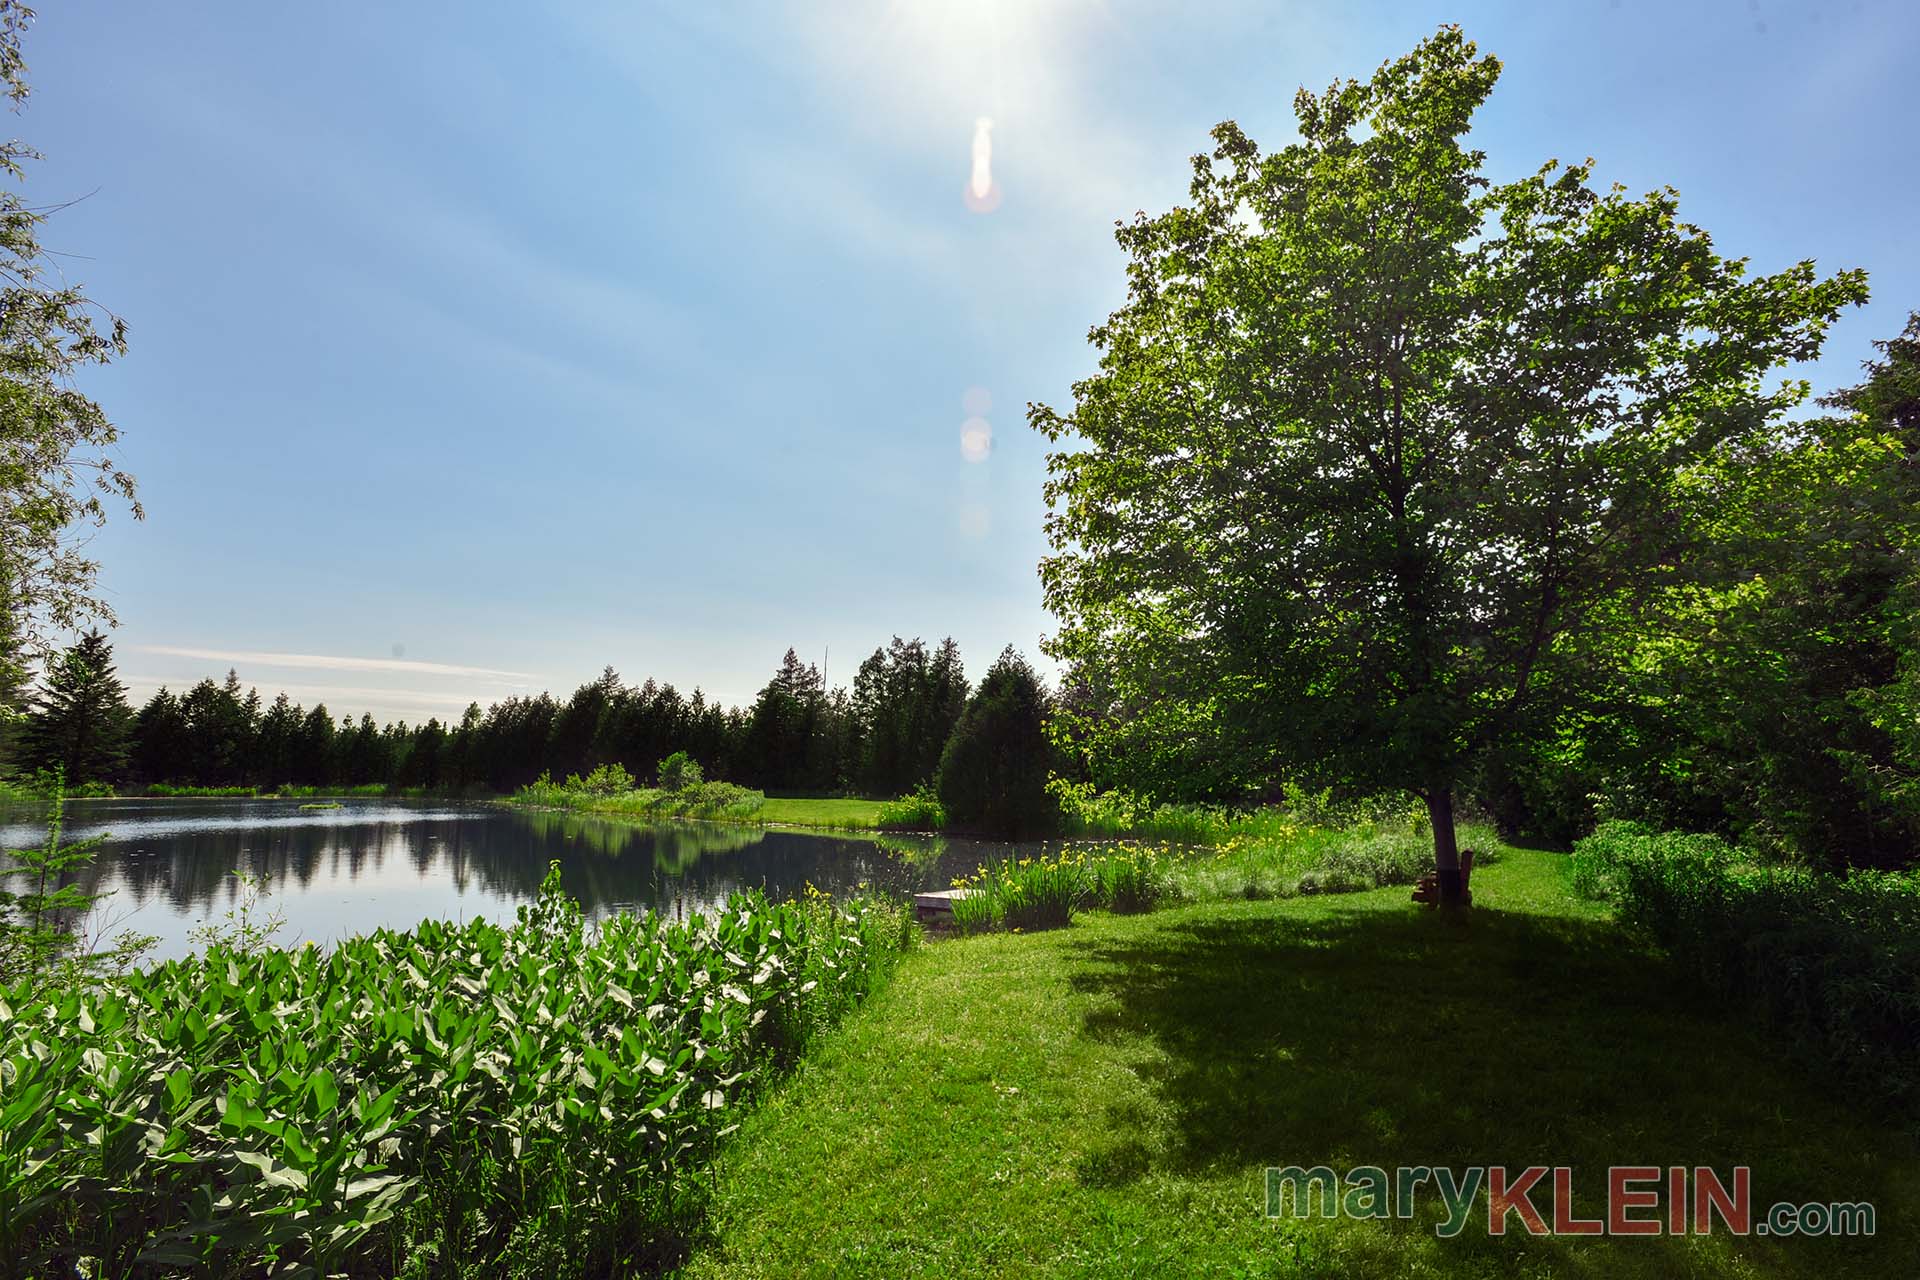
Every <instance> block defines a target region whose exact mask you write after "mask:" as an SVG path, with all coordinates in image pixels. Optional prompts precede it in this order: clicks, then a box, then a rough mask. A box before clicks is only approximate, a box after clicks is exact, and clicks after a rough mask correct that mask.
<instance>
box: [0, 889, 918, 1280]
mask: <svg viewBox="0 0 1920 1280" xmlns="http://www.w3.org/2000/svg"><path fill="white" fill-rule="evenodd" d="M905 927H906V926H905V920H904V915H903V914H902V913H901V912H900V911H899V910H898V909H897V908H894V907H890V906H886V905H881V904H875V903H867V902H851V903H843V904H839V905H835V904H831V903H827V902H824V901H820V900H812V901H809V902H807V903H804V904H779V905H776V904H771V903H769V902H767V901H766V900H765V899H764V898H762V897H760V896H759V895H757V894H752V893H749V894H743V895H739V896H736V897H735V898H733V899H732V900H731V901H730V902H729V903H728V904H727V906H726V907H725V908H724V909H722V910H721V911H719V912H717V913H716V914H714V915H712V916H710V917H709V916H701V915H695V916H694V917H692V918H691V919H689V920H688V921H686V922H685V923H672V922H669V921H666V920H662V919H660V918H658V917H653V916H644V917H636V916H631V915H623V916H617V917H614V918H613V919H610V920H608V921H606V922H604V923H601V924H599V925H592V926H590V925H588V924H586V923H585V922H584V921H583V920H582V918H581V916H580V913H579V911H578V908H577V907H576V906H575V905H574V904H573V903H572V902H571V901H570V900H569V899H567V898H566V897H565V896H564V895H562V894H561V893H560V891H559V888H558V878H557V871H556V872H555V873H554V874H553V875H550V876H549V878H548V882H547V885H546V886H545V889H544V891H543V893H542V895H541V897H540V899H539V901H538V903H537V904H536V905H533V906H531V907H525V908H522V910H521V914H520V919H519V922H518V924H517V925H515V926H513V927H510V928H501V927H498V926H495V925H491V924H487V923H484V922H478V921H476V922H473V923H470V924H466V925H455V924H447V923H426V924H422V925H420V926H419V927H418V928H417V929H414V930H412V931H409V932H405V933H396V932H391V931H381V932H378V933H375V934H372V935H370V936H367V937H364V938H357V939H354V940H352V941H349V942H345V943H342V944H340V945H339V946H337V947H335V948H333V949H331V950H322V949H317V948H303V949H298V950H292V951H288V950H280V949H262V950H247V949H241V948H235V947H232V946H215V947H212V948H210V949H209V950H208V951H207V952H206V953H205V954H204V955H201V956H197V957H194V958H192V959H189V960H182V961H175V962H171V963H168V964H165V965H161V966H159V967H157V968H154V969H152V970H150V971H146V972H140V973H135V974H133V975H131V976H129V977H127V978H125V979H124V980H122V981H118V982H114V983H110V984H102V985H98V986H93V987H83V988H78V989H70V990H66V991H60V992H55V993H42V994H34V993H32V992H30V991H28V990H27V989H25V988H24V987H15V988H13V989H10V990H6V991H4V992H0V1082H3V1083H4V1091H0V1274H6V1275H22V1276H25V1275H33V1276H47V1275H59V1274H69V1275H70V1274H75V1270H76V1268H78V1267H81V1266H83V1265H85V1266H89V1267H91V1268H92V1271H91V1272H90V1274H104V1275H111V1276H122V1275H163V1274H182V1273H186V1272H191V1273H193V1274H196V1275H240V1274H248V1275H251V1274H265V1273H272V1274H300V1275H334V1274H341V1273H346V1274H353V1275H388V1274H394V1273H396V1272H400V1273H404V1274H410V1275H419V1276H438V1275H448V1276H452V1275H476V1276H478V1275H487V1276H493V1275H528V1276H533V1275H538V1276H550V1275H583V1274H602V1273H605V1272H607V1271H610V1270H617V1269H622V1268H626V1267H630V1266H633V1265H636V1264H641V1263H645V1262H648V1261H649V1260H653V1261H657V1260H660V1259H662V1258H666V1257H670V1256H671V1255H672V1253H673V1251H674V1250H675V1249H676V1247H677V1243H678V1240H679V1239H680V1236H681V1233H682V1232H683V1231H684V1230H685V1228H686V1226H687V1223H688V1221H689V1220H690V1217H691V1215H692V1214H693V1212H694V1211H695V1210H696V1209H697V1207H698V1204H699V1201H700V1198H701V1194H702V1187H703V1181H702V1178H701V1176H700V1175H701V1170H702V1168H703V1167H704V1165H705V1163H706V1162H707V1161H708V1159H709V1158H710V1157H711V1155H712V1154H713V1152H714V1151H715V1149H716V1146H717V1144H718V1142H719V1141H720V1139H721V1138H722V1137H723V1136H724V1135H725V1134H726V1133H728V1132H729V1131H730V1130H731V1128H732V1127H733V1125H734V1124H735V1123H736V1121H737V1119H738V1117H739V1114H740V1112H741V1110H742V1108H743V1107H744V1106H745V1104H746V1103H747V1102H749V1101H750V1100H751V1098H752V1097H753V1096H754V1094H755V1092H756V1090H757V1089H758V1087H759V1086H760V1085H761V1084H762V1083H763V1082H764V1081H765V1080H766V1079H767V1078H768V1076H769V1074H770V1073H771V1072H773V1071H775V1070H777V1069H778V1068H780V1067H781V1066H783V1065H785V1064H787V1063H790V1062H791V1061H792V1059H793V1057H794V1055H795V1053H796V1052H797V1051H798V1050H799V1049H800V1048H801V1047H802V1046H803V1045H805V1044H806V1043H807V1042H808V1041H809V1040H810V1039H811V1038H812V1037H813V1035H814V1034H815V1033H816V1032H817V1031H818V1030H819V1029H820V1028H821V1027H823V1026H825V1025H826V1024H827V1023H829V1022H831V1021H832V1020H833V1019H835V1018H836V1017H837V1016H839V1015H840V1014H841V1013H842V1012H844V1011H845V1010H846V1009H847V1008H848V1007H849V1006H851V1005H852V1004H854V1003H855V1002H857V1001H858V1000H860V999H861V998H862V997H863V996H864V995H866V994H867V993H868V992H870V991H871V990H872V989H873V988H874V986H875V984H876V983H877V982H878V981H879V980H880V978H881V977H882V975H883V974H884V973H885V972H886V971H887V969H888V967H889V965H890V963H891V958H892V956H893V954H894V953H895V951H896V949H897V948H898V946H899V945H900V944H901V942H902V940H903V938H904V937H905V936H906V934H905ZM87 1259H92V1260H94V1261H93V1262H91V1263H87V1262H85V1260H87Z"/></svg>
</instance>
